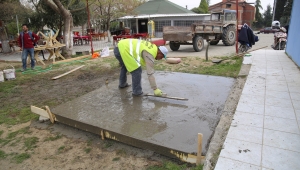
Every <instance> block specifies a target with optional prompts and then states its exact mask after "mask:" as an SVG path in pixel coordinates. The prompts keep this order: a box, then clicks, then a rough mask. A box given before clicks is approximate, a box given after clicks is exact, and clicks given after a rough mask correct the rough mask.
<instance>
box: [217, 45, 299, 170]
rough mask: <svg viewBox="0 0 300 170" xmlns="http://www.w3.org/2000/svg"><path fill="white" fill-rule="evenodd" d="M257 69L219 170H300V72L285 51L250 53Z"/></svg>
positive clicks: (252, 73)
mask: <svg viewBox="0 0 300 170" xmlns="http://www.w3.org/2000/svg"><path fill="white" fill-rule="evenodd" d="M251 54H252V56H251V58H252V67H251V69H250V72H249V76H248V78H247V81H246V83H245V87H244V89H243V92H242V95H241V97H240V100H239V103H238V106H237V109H236V112H235V116H234V118H233V121H232V124H231V127H230V129H229V132H228V134H227V138H226V141H225V143H224V145H223V149H222V151H221V154H220V157H219V159H218V162H217V165H216V167H215V170H227V169H228V170H229V169H236V170H239V169H243V170H252V169H257V170H271V169H274V170H277V169H278V170H290V169H300V161H299V158H300V129H299V128H300V126H299V125H300V112H299V109H300V71H299V68H298V67H297V66H296V65H295V64H294V62H293V61H292V60H291V59H290V58H289V57H288V56H287V55H286V54H285V51H275V50H268V49H263V50H258V51H254V52H252V53H251Z"/></svg>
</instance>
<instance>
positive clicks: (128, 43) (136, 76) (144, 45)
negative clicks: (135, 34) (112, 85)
mask: <svg viewBox="0 0 300 170" xmlns="http://www.w3.org/2000/svg"><path fill="white" fill-rule="evenodd" d="M167 53H168V49H167V48H166V47H164V46H160V47H157V46H156V45H155V44H152V43H151V42H149V41H145V40H139V39H123V40H120V41H119V43H118V45H117V46H116V47H115V48H114V54H115V57H116V58H117V60H118V61H119V63H120V65H121V72H120V78H119V88H125V87H128V86H130V85H129V84H128V83H127V75H126V73H127V72H130V74H131V75H132V95H133V96H141V95H142V94H143V91H142V86H141V79H142V68H141V66H146V69H147V75H148V79H149V82H150V86H151V88H152V89H153V90H154V95H155V96H162V94H163V93H162V91H161V90H160V89H158V88H157V85H156V81H155V77H154V75H153V74H154V68H153V67H154V60H161V59H162V58H166V55H167Z"/></svg>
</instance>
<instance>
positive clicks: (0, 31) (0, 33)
mask: <svg viewBox="0 0 300 170" xmlns="http://www.w3.org/2000/svg"><path fill="white" fill-rule="evenodd" d="M0 22H1V23H0V25H1V26H2V27H0V41H1V44H2V52H3V53H10V52H11V49H10V46H9V41H8V38H7V33H6V29H5V27H4V23H3V22H2V21H1V20H0Z"/></svg>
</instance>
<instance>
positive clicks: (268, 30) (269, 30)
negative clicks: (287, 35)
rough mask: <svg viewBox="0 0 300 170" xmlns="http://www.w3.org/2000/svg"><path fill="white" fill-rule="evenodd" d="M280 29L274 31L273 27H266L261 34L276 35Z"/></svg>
mask: <svg viewBox="0 0 300 170" xmlns="http://www.w3.org/2000/svg"><path fill="white" fill-rule="evenodd" d="M278 31H279V29H272V27H265V28H263V29H261V30H260V31H259V32H260V33H264V34H269V33H273V34H274V33H275V32H278Z"/></svg>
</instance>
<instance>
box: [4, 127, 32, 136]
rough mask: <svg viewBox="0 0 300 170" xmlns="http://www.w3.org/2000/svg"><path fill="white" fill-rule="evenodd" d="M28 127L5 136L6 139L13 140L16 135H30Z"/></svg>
mask: <svg viewBox="0 0 300 170" xmlns="http://www.w3.org/2000/svg"><path fill="white" fill-rule="evenodd" d="M29 128H30V127H29V126H27V127H25V128H22V129H20V130H17V131H14V132H11V133H9V134H8V135H7V137H6V138H7V139H13V138H15V137H16V136H17V135H18V134H29V133H31V131H30V130H29Z"/></svg>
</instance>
